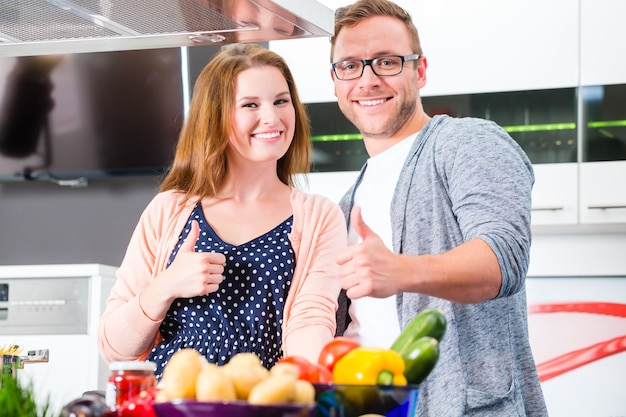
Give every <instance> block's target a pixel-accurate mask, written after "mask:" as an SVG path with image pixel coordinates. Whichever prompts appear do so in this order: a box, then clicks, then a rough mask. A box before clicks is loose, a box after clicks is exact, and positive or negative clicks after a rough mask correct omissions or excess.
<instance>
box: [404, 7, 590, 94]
mask: <svg viewBox="0 0 626 417" xmlns="http://www.w3.org/2000/svg"><path fill="white" fill-rule="evenodd" d="M399 3H400V4H401V5H402V6H403V7H405V8H406V9H407V10H408V11H409V12H410V13H411V15H412V16H413V20H414V22H415V23H416V25H417V29H418V31H419V33H420V38H421V42H422V48H423V50H424V55H425V56H426V58H427V59H428V81H427V83H426V86H425V87H424V88H423V89H422V91H421V93H422V96H429V95H448V94H459V93H462V94H465V93H483V92H499V91H521V90H537V89H542V88H560V87H572V86H575V85H576V84H577V82H578V73H577V66H578V24H579V16H578V13H579V7H578V0H552V1H543V0H530V1H494V0H474V1H458V0H426V1H414V0H405V1H402V2H399Z"/></svg>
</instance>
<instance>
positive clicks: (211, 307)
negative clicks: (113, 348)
mask: <svg viewBox="0 0 626 417" xmlns="http://www.w3.org/2000/svg"><path fill="white" fill-rule="evenodd" d="M193 220H197V221H198V223H199V225H200V237H199V238H198V241H197V242H196V247H195V250H196V252H221V253H223V254H224V255H225V256H226V266H225V268H224V276H225V280H224V281H223V282H222V284H221V285H220V288H219V290H218V291H217V292H214V293H209V294H206V295H203V296H198V297H193V298H188V299H182V298H179V299H176V300H175V301H174V302H173V303H172V305H171V306H170V309H169V311H168V312H167V314H166V316H165V319H164V320H163V322H162V323H161V327H160V332H161V336H162V337H163V342H161V343H159V344H158V345H157V346H156V347H155V348H154V349H153V350H152V352H151V354H150V355H149V357H148V359H147V360H150V361H153V362H156V364H157V370H156V372H155V373H156V376H157V379H159V380H160V378H161V375H162V372H163V368H164V367H165V365H166V364H167V361H168V359H169V358H170V356H171V355H172V354H173V353H174V352H176V351H178V350H180V349H182V348H194V349H196V350H197V351H199V352H200V353H201V354H203V355H204V356H205V357H206V358H207V359H208V361H209V362H211V363H216V364H218V365H223V364H225V363H226V362H228V360H229V359H230V358H231V357H232V356H234V355H235V354H237V353H239V352H253V353H255V354H257V355H258V356H259V357H260V358H261V362H262V363H263V365H264V366H265V367H267V368H271V367H272V366H273V365H274V364H275V363H276V361H277V360H278V359H279V358H280V357H281V356H282V347H281V330H282V328H281V325H282V321H283V307H284V303H285V299H286V298H287V293H288V291H289V285H290V284H291V279H292V277H293V271H294V268H295V255H294V253H293V250H292V248H291V244H290V242H289V239H288V236H289V233H290V232H291V227H292V221H293V216H290V217H289V218H288V219H286V220H285V221H284V222H282V223H281V224H279V225H278V226H276V227H275V228H274V229H272V230H271V231H269V232H267V233H265V234H264V235H262V236H259V237H257V238H255V239H253V240H251V241H249V242H246V243H244V244H242V245H238V246H234V245H230V244H228V243H226V242H224V241H223V240H222V239H220V238H219V236H217V234H216V233H215V231H214V230H213V228H211V226H210V225H209V223H208V222H207V221H206V219H205V217H204V214H203V212H202V206H201V205H200V204H197V205H196V207H195V208H194V210H193V212H192V213H191V216H190V217H189V220H188V221H187V224H186V226H185V228H184V230H183V231H182V233H181V235H180V237H179V239H178V244H177V245H176V248H175V249H174V251H173V252H172V254H171V256H170V259H169V261H168V264H167V266H168V267H169V265H170V264H171V263H172V261H173V260H174V258H175V257H176V254H177V253H178V249H179V248H180V245H181V244H182V242H183V241H184V240H185V238H186V237H187V235H188V234H189V227H190V225H191V221H193Z"/></svg>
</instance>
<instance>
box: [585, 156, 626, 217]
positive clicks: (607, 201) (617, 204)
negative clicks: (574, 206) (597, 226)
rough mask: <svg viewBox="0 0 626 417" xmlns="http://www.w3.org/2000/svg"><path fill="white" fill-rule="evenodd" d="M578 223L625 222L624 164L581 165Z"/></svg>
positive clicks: (618, 162) (625, 191)
mask: <svg viewBox="0 0 626 417" xmlns="http://www.w3.org/2000/svg"><path fill="white" fill-rule="evenodd" d="M580 222H581V223H626V161H609V162H585V163H582V164H580Z"/></svg>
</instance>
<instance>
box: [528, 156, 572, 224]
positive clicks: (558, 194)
mask: <svg viewBox="0 0 626 417" xmlns="http://www.w3.org/2000/svg"><path fill="white" fill-rule="evenodd" d="M534 170H535V185H534V187H533V194H532V198H533V202H532V225H533V226H536V225H557V224H558V225H566V224H576V223H577V222H578V164H576V163H569V164H539V165H535V166H534Z"/></svg>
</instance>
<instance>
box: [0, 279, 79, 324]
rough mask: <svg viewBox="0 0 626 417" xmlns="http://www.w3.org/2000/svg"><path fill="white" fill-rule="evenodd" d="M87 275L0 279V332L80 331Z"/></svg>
mask: <svg viewBox="0 0 626 417" xmlns="http://www.w3.org/2000/svg"><path fill="white" fill-rule="evenodd" d="M89 284H90V280H89V277H50V278H48V277H46V278H41V277H37V278H27V277H26V278H8V279H7V278H0V334H13V335H19V334H84V333H87V330H88V325H89Z"/></svg>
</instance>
